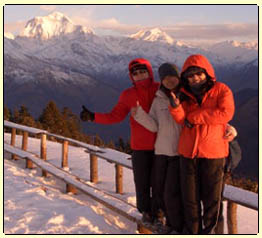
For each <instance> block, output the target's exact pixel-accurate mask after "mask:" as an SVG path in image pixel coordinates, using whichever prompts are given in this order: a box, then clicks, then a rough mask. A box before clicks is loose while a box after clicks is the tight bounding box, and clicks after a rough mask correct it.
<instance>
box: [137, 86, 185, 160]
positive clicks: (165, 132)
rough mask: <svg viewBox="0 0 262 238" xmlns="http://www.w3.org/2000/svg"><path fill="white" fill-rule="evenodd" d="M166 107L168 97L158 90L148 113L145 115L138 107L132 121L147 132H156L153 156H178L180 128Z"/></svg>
mask: <svg viewBox="0 0 262 238" xmlns="http://www.w3.org/2000/svg"><path fill="white" fill-rule="evenodd" d="M168 105H169V99H168V97H167V96H166V95H165V93H164V92H162V91H161V90H158V91H157V92H156V97H155V99H154V100H153V103H152V106H151V109H150V112H149V113H148V114H147V113H146V112H145V111H144V110H143V109H142V107H141V106H139V107H138V109H137V112H136V115H135V116H134V119H135V120H136V121H137V122H138V123H140V124H141V125H143V126H144V127H145V128H147V129H148V130H150V131H152V132H157V138H156V142H155V154H157V155H167V156H175V155H178V152H177V146H178V140H179V135H180V131H181V126H180V125H178V124H177V123H176V122H175V120H174V119H173V118H172V116H171V114H170V112H169V109H168ZM145 140H146V138H145Z"/></svg>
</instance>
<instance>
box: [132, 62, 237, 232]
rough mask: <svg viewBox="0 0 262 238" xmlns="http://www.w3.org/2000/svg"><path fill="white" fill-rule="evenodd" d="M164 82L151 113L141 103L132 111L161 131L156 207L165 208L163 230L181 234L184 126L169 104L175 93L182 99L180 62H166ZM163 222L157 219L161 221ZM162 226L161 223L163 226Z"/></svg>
mask: <svg viewBox="0 0 262 238" xmlns="http://www.w3.org/2000/svg"><path fill="white" fill-rule="evenodd" d="M158 73H159V77H160V80H161V85H160V88H159V89H158V91H157V92H156V96H155V98H154V100H153V103H152V105H151V108H150V111H149V113H146V112H145V111H144V110H143V109H142V107H141V106H140V105H139V103H138V102H137V107H135V108H133V109H132V110H131V113H132V116H133V117H134V119H135V120H136V121H137V122H139V123H140V124H141V125H143V126H144V127H145V128H146V129H148V130H150V131H152V132H157V138H156V142H155V148H154V150H155V159H154V163H153V186H152V192H153V194H154V197H155V198H156V199H155V202H156V203H157V204H154V206H153V207H154V208H155V209H157V210H158V211H154V212H155V213H157V212H159V213H161V211H163V213H164V216H165V217H166V226H165V229H164V230H162V231H161V229H159V231H160V233H161V232H165V233H166V234H179V233H180V232H182V230H183V225H184V216H183V203H182V196H181V186H180V157H179V154H178V151H177V148H178V141H179V136H180V131H181V125H179V124H177V123H176V122H175V120H173V118H172V116H171V114H170V112H169V110H168V106H169V105H170V104H171V103H172V102H173V100H172V99H171V92H174V93H175V94H176V95H177V96H178V97H179V96H180V100H181V101H182V100H183V95H181V94H180V93H179V87H180V75H179V71H178V68H177V66H176V65H174V64H170V63H164V64H162V65H161V66H160V67H159V69H158ZM235 133H236V131H235V128H234V127H232V126H231V125H229V124H228V126H227V130H226V132H225V138H227V139H228V141H231V140H232V139H233V138H234V137H235ZM158 222H159V221H157V223H158ZM160 228H161V226H160Z"/></svg>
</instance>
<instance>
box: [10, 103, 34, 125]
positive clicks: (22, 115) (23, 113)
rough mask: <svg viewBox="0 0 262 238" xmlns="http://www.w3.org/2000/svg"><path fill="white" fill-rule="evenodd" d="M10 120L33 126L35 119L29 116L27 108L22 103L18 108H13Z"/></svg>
mask: <svg viewBox="0 0 262 238" xmlns="http://www.w3.org/2000/svg"><path fill="white" fill-rule="evenodd" d="M10 120H11V121H13V122H14V123H17V124H21V125H25V126H30V127H35V119H34V118H33V117H32V116H31V114H30V113H29V111H28V108H27V107H26V106H24V105H22V106H21V107H20V109H19V110H17V109H16V108H15V110H14V113H13V116H12V117H10Z"/></svg>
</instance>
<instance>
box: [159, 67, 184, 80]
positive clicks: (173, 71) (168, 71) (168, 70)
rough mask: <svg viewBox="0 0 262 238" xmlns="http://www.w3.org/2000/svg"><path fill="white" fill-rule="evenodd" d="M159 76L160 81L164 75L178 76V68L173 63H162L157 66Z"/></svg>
mask: <svg viewBox="0 0 262 238" xmlns="http://www.w3.org/2000/svg"><path fill="white" fill-rule="evenodd" d="M158 74H159V78H160V80H161V81H162V80H163V79H164V78H165V77H166V76H176V77H178V78H180V74H179V71H178V68H177V66H176V65H175V64H170V63H164V64H162V65H160V67H159V68H158Z"/></svg>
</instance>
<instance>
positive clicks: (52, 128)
mask: <svg viewBox="0 0 262 238" xmlns="http://www.w3.org/2000/svg"><path fill="white" fill-rule="evenodd" d="M39 122H40V123H41V124H42V126H43V129H44V130H48V131H49V132H52V133H55V134H59V135H61V134H62V133H63V131H64V130H65V123H64V120H63V116H62V114H61V113H60V111H59V109H58V108H57V106H56V104H55V102H54V101H50V102H49V103H48V104H47V106H46V107H45V108H44V110H43V112H42V114H41V115H40V117H39Z"/></svg>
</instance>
